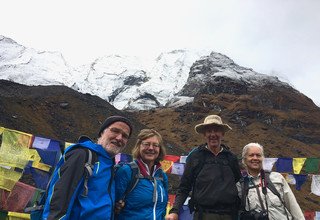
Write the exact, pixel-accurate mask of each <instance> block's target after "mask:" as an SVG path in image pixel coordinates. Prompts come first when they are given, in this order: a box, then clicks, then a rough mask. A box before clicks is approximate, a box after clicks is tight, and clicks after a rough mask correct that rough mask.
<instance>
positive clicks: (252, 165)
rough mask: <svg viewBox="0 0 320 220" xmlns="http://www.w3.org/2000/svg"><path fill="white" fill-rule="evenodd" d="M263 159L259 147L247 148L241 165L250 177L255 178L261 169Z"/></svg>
mask: <svg viewBox="0 0 320 220" xmlns="http://www.w3.org/2000/svg"><path fill="white" fill-rule="evenodd" d="M263 158H264V157H263V152H262V149H261V148H260V147H258V146H250V147H248V148H247V152H246V154H245V156H244V158H243V163H244V164H245V166H246V167H247V170H248V172H249V173H250V174H251V175H253V176H257V175H258V174H259V172H260V170H261V169H262V161H263Z"/></svg>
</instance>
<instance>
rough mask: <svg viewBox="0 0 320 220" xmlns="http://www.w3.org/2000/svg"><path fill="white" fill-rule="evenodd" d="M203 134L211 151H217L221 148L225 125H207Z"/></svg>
mask: <svg viewBox="0 0 320 220" xmlns="http://www.w3.org/2000/svg"><path fill="white" fill-rule="evenodd" d="M203 135H204V138H205V139H206V142H207V144H208V148H209V149H210V150H211V151H214V152H216V151H219V150H220V145H221V141H222V139H223V136H224V130H223V127H221V126H217V125H211V126H207V127H206V128H205V129H204V132H203Z"/></svg>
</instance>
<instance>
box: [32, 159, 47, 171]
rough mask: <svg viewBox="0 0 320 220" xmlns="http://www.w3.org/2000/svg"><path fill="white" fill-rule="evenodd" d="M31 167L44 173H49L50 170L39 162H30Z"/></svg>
mask: <svg viewBox="0 0 320 220" xmlns="http://www.w3.org/2000/svg"><path fill="white" fill-rule="evenodd" d="M32 167H35V168H37V169H39V170H43V171H46V172H49V171H50V168H51V166H49V165H47V164H44V163H40V162H39V161H33V162H32Z"/></svg>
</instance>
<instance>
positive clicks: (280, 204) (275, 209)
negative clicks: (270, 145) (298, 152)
mask: <svg viewBox="0 0 320 220" xmlns="http://www.w3.org/2000/svg"><path fill="white" fill-rule="evenodd" d="M263 160H264V151H263V147H262V146H261V145H260V144H258V143H249V144H247V145H246V146H244V148H243V150H242V163H243V165H244V166H245V168H246V171H247V175H246V176H244V177H243V178H242V180H241V181H240V182H239V183H238V184H237V186H238V191H239V197H240V198H241V205H242V211H241V212H240V219H244V220H250V219H267V220H279V219H283V220H286V219H287V220H291V219H293V220H301V219H302V220H303V219H305V218H304V215H303V213H302V211H301V209H300V206H299V204H298V203H297V200H296V198H295V196H294V194H293V193H292V191H291V189H290V187H289V185H288V183H287V182H286V180H285V179H284V177H283V176H282V175H281V174H280V173H278V172H271V173H269V172H267V171H264V170H263V167H262V163H263Z"/></svg>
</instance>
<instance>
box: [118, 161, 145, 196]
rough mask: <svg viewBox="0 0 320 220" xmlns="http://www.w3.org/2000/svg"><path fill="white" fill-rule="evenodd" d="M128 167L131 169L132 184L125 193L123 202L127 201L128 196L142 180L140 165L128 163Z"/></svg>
mask: <svg viewBox="0 0 320 220" xmlns="http://www.w3.org/2000/svg"><path fill="white" fill-rule="evenodd" d="M128 165H129V166H130V168H131V172H132V173H131V179H130V183H129V186H128V187H127V189H126V191H125V192H124V194H123V196H122V200H125V199H126V197H127V195H128V194H129V193H130V192H132V190H133V189H134V188H135V187H136V185H137V184H138V182H139V178H142V177H141V176H140V170H139V167H138V164H137V163H135V162H134V161H133V162H130V163H128Z"/></svg>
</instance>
